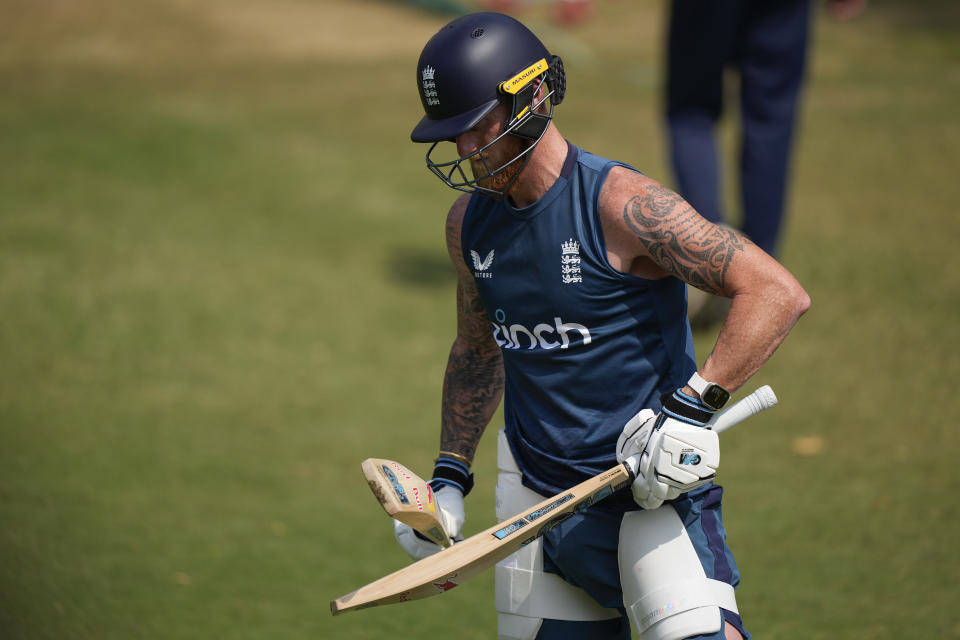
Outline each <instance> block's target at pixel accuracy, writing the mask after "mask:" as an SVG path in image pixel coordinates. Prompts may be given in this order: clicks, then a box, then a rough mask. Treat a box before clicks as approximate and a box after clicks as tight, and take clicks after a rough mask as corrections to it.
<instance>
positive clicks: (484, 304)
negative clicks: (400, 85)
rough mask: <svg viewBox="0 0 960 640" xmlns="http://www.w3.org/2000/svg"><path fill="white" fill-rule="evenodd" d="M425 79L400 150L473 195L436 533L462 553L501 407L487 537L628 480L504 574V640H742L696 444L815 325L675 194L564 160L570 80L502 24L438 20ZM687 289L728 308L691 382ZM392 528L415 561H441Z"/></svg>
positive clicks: (583, 156) (762, 265) (771, 274)
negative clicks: (551, 499)
mask: <svg viewBox="0 0 960 640" xmlns="http://www.w3.org/2000/svg"><path fill="white" fill-rule="evenodd" d="M416 82H417V87H418V90H419V94H420V99H421V102H422V104H423V108H424V111H425V115H424V117H423V118H422V119H421V120H420V122H419V123H418V124H417V125H416V126H415V127H414V129H413V132H412V134H411V138H412V140H413V141H414V142H422V143H428V144H430V147H429V149H428V151H427V154H426V162H427V166H428V168H429V169H430V170H431V171H432V172H433V173H434V174H435V175H436V176H437V177H439V178H440V179H441V180H443V182H444V183H445V184H447V185H448V186H450V187H452V188H454V189H457V190H459V191H463V192H464V194H463V195H461V196H460V197H459V198H457V200H456V201H455V202H454V203H453V205H452V207H451V208H450V210H449V212H448V214H447V220H446V239H447V250H448V252H449V254H450V258H451V260H452V261H453V264H454V266H455V268H456V272H457V275H458V285H457V298H456V299H457V334H456V338H455V340H454V343H453V345H452V347H451V350H450V355H449V359H448V363H447V369H446V372H445V375H444V383H443V392H442V408H441V425H440V448H439V454H438V456H437V458H436V461H435V465H434V471H433V478H432V479H431V482H430V484H431V486H432V487H433V490H434V491H435V494H436V501H437V504H438V506H439V508H440V512H441V514H442V517H443V521H444V524H445V526H446V528H447V533H448V534H449V535H450V536H451V537H453V538H454V539H457V538H458V537H460V535H461V531H462V528H463V524H464V520H465V509H464V496H466V495H467V494H468V493H469V492H470V490H471V488H472V487H473V483H474V477H473V473H472V464H473V458H474V455H475V453H476V450H477V446H478V444H479V441H480V438H481V436H482V435H483V433H484V431H485V429H486V427H487V424H488V423H489V422H490V420H491V419H492V417H493V415H494V413H495V412H496V410H497V408H498V407H499V405H500V401H501V399H503V400H504V420H505V426H504V428H503V429H502V430H500V432H499V434H498V445H497V463H498V467H499V473H498V477H497V517H498V519H501V520H502V519H504V518H506V517H509V516H512V515H514V514H516V513H518V512H520V511H521V510H523V509H526V508H529V507H530V506H532V505H535V504H537V503H539V502H541V501H543V500H544V499H545V497H548V496H553V495H556V494H558V493H560V492H562V491H564V490H566V489H569V488H570V487H572V486H574V485H576V484H579V483H580V482H582V481H584V480H586V479H588V478H590V477H593V476H595V475H597V474H599V473H601V472H603V471H606V470H608V469H609V468H611V467H613V466H614V465H616V464H617V463H618V462H624V461H627V462H628V464H629V465H630V468H631V469H632V470H633V471H634V473H635V476H636V479H635V480H634V481H633V483H632V485H631V487H630V489H631V490H630V491H619V492H617V493H615V494H613V495H612V496H610V497H608V498H607V499H605V500H603V501H601V502H599V503H597V504H595V505H593V506H591V507H590V508H588V509H585V510H583V511H581V512H579V513H576V514H574V515H572V516H571V517H569V518H567V519H566V520H563V521H562V522H560V523H558V524H557V526H555V527H554V528H552V529H550V530H549V531H548V532H546V533H545V534H544V536H543V537H542V538H540V539H538V540H536V541H533V542H531V543H530V544H528V545H526V546H525V547H524V548H523V549H522V550H521V551H519V552H517V553H515V554H514V555H512V556H511V557H510V558H508V559H507V560H505V561H503V562H501V563H500V564H498V566H497V568H496V574H495V584H496V588H495V600H496V607H497V612H498V635H499V637H500V638H512V639H520V638H523V639H526V640H533V639H534V638H540V639H562V640H570V639H576V638H593V639H606V638H610V639H623V640H625V639H628V638H630V633H631V632H630V622H631V621H632V622H633V624H634V625H635V626H636V628H637V629H638V631H639V632H641V634H642V635H643V637H644V638H647V639H656V640H668V639H678V638H702V639H704V640H706V639H710V640H719V639H721V638H727V639H728V640H734V639H738V638H748V637H749V634H748V633H747V631H746V629H745V628H744V625H743V622H742V620H741V618H740V615H739V613H738V609H737V604H736V598H735V595H734V588H735V587H736V586H737V584H738V583H739V581H740V574H739V571H738V569H737V565H736V562H735V561H734V558H733V554H732V552H731V551H730V548H729V547H728V545H727V542H726V533H725V531H724V528H723V524H722V513H721V496H722V489H721V488H720V487H719V486H718V485H715V484H714V483H713V482H712V481H713V478H714V476H715V474H716V469H717V466H718V465H719V440H718V439H717V434H716V433H715V432H714V431H711V430H709V429H705V428H704V426H706V425H707V423H708V422H709V421H710V420H711V418H712V417H713V415H714V413H715V412H716V411H718V410H719V409H721V408H722V407H723V406H724V404H725V403H726V402H727V400H728V399H729V397H730V393H731V392H732V391H734V390H736V389H737V388H739V387H740V386H742V385H743V384H744V383H745V382H746V381H747V380H748V379H749V378H750V377H751V376H752V375H753V374H754V373H755V372H756V371H757V370H758V369H759V367H760V366H761V365H762V364H763V363H764V362H765V361H766V360H767V359H768V358H769V357H770V355H771V354H772V353H773V351H774V350H775V349H776V348H777V346H778V345H779V344H780V343H781V341H782V340H783V339H784V338H785V337H786V335H787V333H788V332H789V331H790V330H791V328H792V327H793V326H794V324H795V323H796V321H797V320H798V318H799V317H800V316H801V315H802V314H803V313H804V312H805V311H806V309H807V307H808V305H809V298H808V297H807V294H806V292H805V291H804V290H803V288H802V287H801V286H800V284H799V283H798V282H797V281H796V279H795V278H794V277H793V276H792V275H791V274H790V273H789V272H788V271H787V270H786V269H785V268H784V267H782V266H781V265H780V264H778V263H777V262H776V261H775V260H774V259H773V258H772V257H770V255H768V254H767V253H765V252H764V251H762V250H760V249H759V248H758V247H757V246H756V245H754V244H753V243H751V242H749V241H748V240H747V239H745V238H744V237H742V236H741V235H739V234H738V233H736V232H734V231H732V230H729V229H726V228H723V227H719V226H717V225H715V224H713V223H711V222H709V221H707V220H705V219H704V218H702V217H701V216H700V215H699V214H697V212H696V211H694V210H693V209H692V208H691V207H690V206H689V205H688V204H687V203H686V202H684V201H683V199H681V198H680V197H679V196H678V195H677V194H675V193H674V192H672V191H670V190H669V189H666V188H664V187H663V186H662V185H660V184H659V183H657V182H656V181H654V180H652V179H650V178H648V177H647V176H645V175H643V174H642V173H640V172H639V171H637V170H635V169H633V168H632V167H629V166H627V165H625V164H623V163H620V162H615V161H611V160H607V159H605V158H601V157H599V156H596V155H593V154H591V153H589V152H587V151H585V150H583V149H580V148H578V147H576V146H575V145H574V144H572V143H571V142H569V141H567V140H566V139H565V138H564V137H563V136H562V134H561V133H560V131H559V130H558V128H557V126H556V124H555V123H554V121H553V112H554V107H556V106H557V105H559V104H560V103H561V102H562V100H563V97H564V94H565V91H566V74H565V72H564V68H563V64H562V61H561V59H560V58H559V57H558V56H556V55H553V54H551V53H550V52H549V50H548V49H547V48H546V47H545V46H544V44H543V43H542V42H541V41H540V40H539V39H538V38H537V37H536V36H535V35H534V34H533V33H532V32H531V31H530V30H529V29H527V28H526V27H525V26H524V25H523V24H521V23H520V22H518V21H516V20H514V19H513V18H510V17H507V16H505V15H502V14H497V13H479V14H472V15H468V16H463V17H460V18H457V19H456V20H454V21H452V22H450V23H449V24H447V25H446V26H444V27H443V28H441V29H440V30H439V31H438V32H437V33H436V34H435V35H434V36H433V37H432V38H431V39H430V40H429V41H428V42H427V44H426V46H425V47H424V49H423V51H422V53H421V55H420V59H419V62H418V65H417V69H416ZM686 284H691V285H693V286H696V287H699V288H701V289H703V290H705V291H708V292H710V293H713V294H719V295H724V296H729V297H731V298H732V299H733V303H732V305H731V307H730V312H729V317H728V320H727V322H726V323H725V325H724V327H723V329H722V330H721V332H720V334H719V336H718V338H717V341H716V345H715V347H714V349H713V352H712V353H711V354H710V355H709V356H708V357H707V358H706V360H705V362H704V365H703V367H702V368H700V370H699V371H698V369H697V364H696V363H697V361H696V358H695V354H694V350H693V339H692V334H691V332H690V326H689V323H688V321H687V315H686V292H685V286H686ZM678 446H679V447H681V448H682V449H683V455H672V454H670V453H669V452H670V451H672V450H674V449H675V448H676V447H678ZM394 527H395V534H396V537H397V540H398V542H399V543H400V545H401V546H402V547H403V548H404V550H406V551H407V552H408V553H409V554H410V555H411V557H414V558H422V557H425V556H427V555H429V554H431V553H435V552H437V551H439V550H440V547H439V546H437V545H435V544H434V543H432V542H429V541H427V540H426V539H425V538H422V537H419V536H418V535H417V534H416V532H414V531H413V530H412V529H411V528H410V527H408V526H406V525H404V524H401V523H399V522H395V523H394ZM680 602H683V603H684V605H683V606H678V603H680ZM450 620H451V624H455V617H454V616H451V618H450Z"/></svg>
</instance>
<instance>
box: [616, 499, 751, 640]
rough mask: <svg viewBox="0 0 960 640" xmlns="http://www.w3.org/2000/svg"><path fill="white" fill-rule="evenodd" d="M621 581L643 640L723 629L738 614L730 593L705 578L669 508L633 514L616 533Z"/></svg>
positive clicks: (672, 638) (719, 583)
mask: <svg viewBox="0 0 960 640" xmlns="http://www.w3.org/2000/svg"><path fill="white" fill-rule="evenodd" d="M619 553H620V581H621V584H622V587H623V602H624V605H625V606H626V609H627V614H628V615H629V616H630V620H631V621H632V622H633V624H634V626H635V627H636V629H637V631H638V633H639V634H640V637H641V638H643V640H681V639H682V638H688V637H690V636H695V635H699V634H704V633H716V632H717V631H719V630H720V629H721V628H722V627H723V616H722V615H721V613H720V607H723V608H724V609H727V610H729V611H733V612H737V601H736V598H735V596H734V591H733V587H732V586H730V585H729V584H727V583H726V582H722V581H719V580H711V579H709V578H707V576H706V574H705V573H704V571H703V566H702V565H701V564H700V558H699V556H697V552H696V550H695V549H694V548H693V543H692V542H691V541H690V536H689V535H687V530H686V528H684V526H683V522H682V521H681V520H680V516H678V515H677V512H676V510H674V508H673V507H672V506H670V505H669V504H666V505H663V506H662V507H660V508H658V509H653V510H649V511H647V510H642V511H632V512H630V513H628V514H626V515H625V516H624V518H623V524H622V525H621V527H620V546H619Z"/></svg>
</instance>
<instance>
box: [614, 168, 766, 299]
mask: <svg viewBox="0 0 960 640" xmlns="http://www.w3.org/2000/svg"><path fill="white" fill-rule="evenodd" d="M623 219H624V220H625V221H626V223H627V225H628V226H629V227H630V228H631V229H632V230H633V231H634V233H636V234H637V236H638V237H639V238H640V241H641V242H642V243H643V245H644V246H645V247H646V248H647V251H648V252H649V253H650V257H651V258H653V260H654V262H656V263H657V264H658V265H659V266H660V268H662V269H664V270H666V271H667V272H669V273H671V274H673V275H675V276H676V277H678V278H680V279H681V280H684V281H685V282H689V283H690V284H692V285H693V286H695V287H697V288H699V289H703V290H704V291H707V292H709V293H720V292H721V291H722V290H723V288H724V286H725V285H726V275H727V269H729V267H730V263H731V262H732V261H733V258H734V257H735V256H736V255H737V254H738V253H741V252H742V251H743V250H744V248H745V247H746V245H747V244H748V242H749V241H748V240H747V239H746V238H744V237H743V236H741V235H739V234H737V233H735V232H733V231H731V230H729V229H726V228H724V227H720V226H717V225H714V224H712V223H710V222H708V221H707V220H705V219H704V218H702V217H701V216H700V215H698V214H697V212H696V211H694V210H693V208H692V207H691V206H690V205H689V204H687V203H686V201H684V200H683V198H681V197H680V196H678V195H677V194H676V193H674V192H672V191H670V190H669V189H667V188H665V187H662V186H659V185H651V186H648V187H646V193H645V194H641V195H636V196H633V197H632V198H630V200H628V201H627V204H626V206H625V207H624V208H623Z"/></svg>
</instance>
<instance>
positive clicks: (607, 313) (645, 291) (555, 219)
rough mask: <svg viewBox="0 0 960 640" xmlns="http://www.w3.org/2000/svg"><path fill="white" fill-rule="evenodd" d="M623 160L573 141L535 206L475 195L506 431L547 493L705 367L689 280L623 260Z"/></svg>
mask: <svg viewBox="0 0 960 640" xmlns="http://www.w3.org/2000/svg"><path fill="white" fill-rule="evenodd" d="M616 165H620V166H626V165H621V163H617V162H613V161H611V160H606V159H604V158H600V157H598V156H595V155H593V154H591V153H588V152H585V151H583V150H581V149H578V148H577V147H575V146H573V145H570V144H568V152H567V158H566V161H565V163H564V166H563V170H562V172H561V175H560V177H559V178H558V179H557V181H556V183H555V184H554V185H553V186H552V187H551V188H550V189H549V190H548V191H547V193H546V194H544V196H543V197H542V198H540V199H539V200H538V201H537V202H535V203H534V204H533V205H531V206H529V207H526V208H524V209H515V208H513V207H512V206H510V204H509V202H508V201H507V200H493V199H490V198H488V197H485V196H482V195H474V196H473V197H472V198H471V199H470V203H469V204H468V206H467V210H466V213H465V215H464V220H463V227H462V234H461V237H462V243H463V247H462V248H463V255H464V259H465V260H466V262H467V266H468V267H470V268H471V270H472V271H473V275H474V278H475V281H476V284H477V289H478V290H479V293H480V297H481V299H482V301H483V304H484V306H485V308H486V310H487V313H488V315H489V316H490V321H491V324H492V329H493V337H494V339H495V340H496V341H497V343H498V344H499V345H500V349H501V351H502V352H503V361H504V367H505V370H506V388H505V395H504V419H505V422H506V435H507V439H508V441H509V443H510V447H511V449H512V451H513V454H514V457H515V458H516V460H517V464H518V465H519V467H520V470H521V471H522V472H523V479H524V484H526V485H527V486H528V487H530V488H531V489H533V490H534V491H537V492H539V493H541V494H544V495H548V496H549V495H553V494H555V493H558V492H560V491H563V490H564V489H568V488H570V487H571V486H573V485H574V484H577V483H579V482H581V481H583V480H585V479H586V478H588V477H590V476H593V475H596V474H597V473H600V472H602V471H605V470H607V469H609V468H610V467H612V466H614V465H615V464H616V458H615V453H614V449H615V447H616V442H617V437H618V436H619V435H620V432H621V431H622V430H623V425H624V424H625V423H626V422H627V421H628V420H629V419H630V418H631V417H632V416H633V415H634V414H636V412H637V411H639V410H640V409H642V408H644V407H650V408H652V409H654V410H657V409H659V406H660V400H659V397H660V394H661V393H665V392H668V391H673V390H674V389H677V388H679V387H682V386H683V385H684V383H685V382H686V381H687V379H688V378H689V377H690V375H691V374H692V373H693V372H694V371H695V369H696V361H695V359H694V351H693V338H692V336H691V334H690V325H689V323H688V322H687V315H686V290H685V288H684V287H685V285H684V284H683V282H681V281H680V280H678V279H676V278H673V277H667V278H663V279H661V280H646V279H642V278H637V277H634V276H631V275H628V274H624V273H622V272H620V271H617V270H616V269H614V268H613V267H612V266H611V265H610V263H609V262H608V260H607V252H606V247H605V244H604V239H603V233H602V231H601V226H600V219H599V215H598V210H597V209H598V199H599V195H600V188H601V187H602V185H603V182H604V180H605V179H606V177H607V174H608V173H609V171H610V169H611V168H612V167H614V166H616Z"/></svg>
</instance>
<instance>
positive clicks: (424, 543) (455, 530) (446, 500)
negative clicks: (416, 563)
mask: <svg viewBox="0 0 960 640" xmlns="http://www.w3.org/2000/svg"><path fill="white" fill-rule="evenodd" d="M433 497H434V499H435V500H436V501H437V509H438V510H439V511H440V519H441V520H442V521H443V528H444V530H445V531H446V532H447V535H448V536H450V539H451V540H453V541H454V542H460V541H461V540H463V536H462V535H461V530H462V529H463V523H464V521H465V520H466V513H465V512H464V508H463V494H462V493H460V490H459V489H455V488H453V487H441V488H440V489H438V490H437V491H434V492H433ZM393 536H394V537H395V538H396V539H397V542H398V543H399V544H400V546H401V547H403V550H404V551H406V552H407V554H408V555H409V556H410V557H411V558H413V559H414V560H421V559H423V558H426V557H427V556H430V555H433V554H435V553H436V552H437V551H440V550H441V549H443V547H441V546H440V545H438V544H437V543H435V542H431V541H430V540H428V539H427V538H425V537H424V536H422V535H420V534H419V533H418V532H417V531H415V530H414V529H413V528H412V527H410V525H407V524H404V523H402V522H400V521H399V520H394V521H393Z"/></svg>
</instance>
